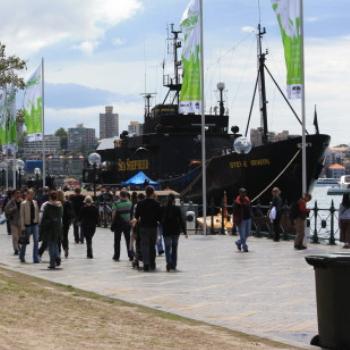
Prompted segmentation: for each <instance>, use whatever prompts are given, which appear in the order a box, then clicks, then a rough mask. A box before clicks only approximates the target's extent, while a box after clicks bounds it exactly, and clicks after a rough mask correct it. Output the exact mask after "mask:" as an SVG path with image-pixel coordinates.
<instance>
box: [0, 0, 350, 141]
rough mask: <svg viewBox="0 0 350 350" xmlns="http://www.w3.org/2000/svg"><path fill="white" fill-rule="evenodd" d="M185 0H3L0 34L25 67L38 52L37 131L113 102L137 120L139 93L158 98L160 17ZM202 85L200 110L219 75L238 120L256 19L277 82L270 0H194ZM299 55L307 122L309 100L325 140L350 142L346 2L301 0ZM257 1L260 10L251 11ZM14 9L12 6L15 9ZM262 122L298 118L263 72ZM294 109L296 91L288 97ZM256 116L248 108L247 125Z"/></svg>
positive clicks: (171, 15)
mask: <svg viewBox="0 0 350 350" xmlns="http://www.w3.org/2000/svg"><path fill="white" fill-rule="evenodd" d="M188 2H189V0H103V1H101V0H51V1H49V2H48V1H45V0H31V1H26V0H12V1H11V2H9V1H6V2H4V3H3V4H2V10H1V14H0V19H1V20H0V33H1V34H0V41H1V42H2V43H4V44H6V46H7V52H8V54H16V55H18V56H20V57H22V58H24V59H25V60H26V61H27V71H26V72H24V76H25V77H28V76H30V74H31V73H32V72H33V70H34V69H35V68H36V67H37V66H38V65H39V63H40V60H41V57H44V60H45V90H46V94H45V96H46V100H45V101H46V121H45V122H46V132H47V133H51V132H54V131H55V130H56V129H57V128H59V127H65V128H68V127H73V126H75V125H76V124H78V123H84V125H85V126H88V127H94V128H96V129H97V131H98V121H99V120H98V115H99V113H101V112H103V111H104V106H105V105H113V106H114V109H115V110H116V111H117V112H118V113H119V115H120V129H121V130H124V129H126V128H127V125H128V122H129V121H130V120H138V121H142V120H143V106H144V102H143V100H142V96H141V94H142V93H143V92H145V91H147V92H155V93H157V95H156V97H155V99H154V101H153V103H159V102H161V101H162V99H163V97H164V95H165V93H166V90H164V88H162V62H163V60H164V59H165V58H169V57H168V55H167V42H166V37H167V26H168V25H169V24H170V23H174V24H175V26H177V25H178V23H179V21H180V18H181V16H182V13H183V11H184V9H185V7H186V5H187V4H188ZM203 3H204V22H205V23H204V38H205V42H204V50H205V95H206V109H207V111H209V109H210V108H211V107H213V106H214V105H215V104H216V103H217V100H218V95H217V92H216V91H215V90H216V84H217V83H218V82H219V81H223V82H225V85H226V91H225V101H226V107H227V108H228V110H229V113H230V124H231V125H238V126H239V127H240V128H241V130H244V129H245V125H246V122H247V118H248V113H249V107H250V101H251V97H252V93H253V87H254V83H255V79H256V74H257V67H256V38H255V28H256V26H257V24H258V22H259V18H260V20H261V23H262V25H263V26H265V27H266V30H267V34H266V36H265V38H264V47H265V48H266V49H267V50H268V52H269V54H268V56H267V66H268V67H269V69H270V71H271V72H272V73H273V74H274V76H275V78H276V80H277V81H278V82H279V84H280V85H281V87H282V89H285V75H286V72H285V66H284V57H283V51H282V43H281V39H280V34H279V28H278V26H277V22H276V19H275V16H274V13H273V10H272V7H271V2H270V1H269V0H260V4H259V1H258V0H203ZM304 3H305V9H304V13H305V55H306V58H305V60H306V67H305V69H306V99H307V100H306V102H307V126H308V129H309V130H310V131H312V132H313V131H314V128H313V125H312V121H313V113H314V108H315V105H317V113H318V118H319V126H320V130H321V132H323V133H328V134H330V135H331V136H332V144H340V143H350V135H349V133H348V130H347V127H346V126H347V118H348V109H349V106H348V105H349V102H348V101H349V98H350V60H349V57H350V29H349V26H348V23H349V22H350V2H349V1H348V0H336V1H334V0H307V1H304ZM259 8H260V12H259ZM14 9H16V10H15V11H14ZM267 96H268V101H269V104H268V113H269V128H270V130H273V131H277V132H278V131H282V130H289V131H290V132H291V133H293V134H298V133H300V126H299V124H298V123H297V122H296V120H295V119H294V117H293V115H292V113H291V112H290V110H289V109H288V107H287V106H286V104H285V103H284V102H283V100H282V98H281V97H280V95H279V93H278V91H277V89H276V88H275V87H274V86H273V84H272V83H271V82H270V81H268V83H267ZM292 104H293V107H294V108H295V109H296V110H297V111H298V112H300V101H298V100H297V101H293V102H292ZM259 123H260V118H259V114H258V108H257V106H256V107H255V109H254V114H253V119H252V124H251V125H252V127H256V126H258V125H259Z"/></svg>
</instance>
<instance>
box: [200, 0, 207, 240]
mask: <svg viewBox="0 0 350 350" xmlns="http://www.w3.org/2000/svg"><path fill="white" fill-rule="evenodd" d="M199 7H200V10H199V11H200V15H199V18H200V56H201V71H200V87H201V115H202V117H201V140H202V193H203V194H202V195H203V234H204V235H207V171H206V147H205V97H204V96H205V94H204V45H203V44H204V33H203V17H204V16H203V0H199Z"/></svg>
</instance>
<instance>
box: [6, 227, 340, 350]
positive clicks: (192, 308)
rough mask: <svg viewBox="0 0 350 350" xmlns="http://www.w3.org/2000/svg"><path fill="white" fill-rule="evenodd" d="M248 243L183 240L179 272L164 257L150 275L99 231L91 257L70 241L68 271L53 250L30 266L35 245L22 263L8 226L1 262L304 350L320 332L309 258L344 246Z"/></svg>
mask: <svg viewBox="0 0 350 350" xmlns="http://www.w3.org/2000/svg"><path fill="white" fill-rule="evenodd" d="M70 240H71V241H72V240H73V239H72V230H71V232H70ZM248 243H249V248H250V252H249V253H240V252H238V251H237V250H236V248H235V245H234V238H233V237H230V236H208V237H204V236H190V238H189V239H188V240H186V239H185V238H184V237H181V240H180V247H179V263H178V268H179V272H176V273H167V272H165V259H164V257H162V258H157V271H156V272H155V273H144V272H139V271H135V270H133V269H132V268H131V266H130V263H129V261H128V260H127V255H126V249H125V244H124V242H122V256H121V261H120V262H114V261H113V260H112V256H113V234H112V233H111V232H110V231H109V230H106V229H98V230H97V232H96V235H95V237H94V240H93V247H94V257H95V258H94V259H93V260H88V259H86V250H85V245H77V244H74V243H70V256H69V258H68V259H63V263H62V269H61V270H58V271H49V270H47V266H48V255H47V253H45V255H44V257H43V262H42V263H41V264H32V263H31V261H32V259H31V252H32V247H31V246H29V247H27V257H26V259H27V263H26V264H21V263H20V262H19V260H18V258H17V257H15V256H13V255H12V251H11V236H8V235H7V234H6V233H5V226H4V225H2V226H1V227H0V263H2V264H5V265H7V266H8V267H10V268H11V269H14V270H16V271H20V272H23V273H26V274H30V275H33V276H37V277H41V278H45V279H48V280H50V281H53V282H59V283H63V284H66V285H72V286H74V287H77V288H81V289H84V290H88V291H93V292H97V293H100V294H103V295H106V296H109V297H113V298H118V299H122V300H125V301H129V302H133V303H138V304H142V305H146V306H150V307H152V308H156V309H160V310H164V311H169V312H173V313H176V314H179V315H182V316H186V317H190V318H193V319H198V320H202V321H205V322H209V323H212V324H215V325H220V326H224V327H228V328H230V329H234V330H238V331H243V332H246V333H249V334H256V335H260V336H263V337H267V338H271V339H276V340H282V341H284V342H286V343H289V344H299V345H303V346H306V345H307V344H309V342H310V339H311V338H312V337H313V336H314V335H315V334H317V320H316V302H315V282H314V272H313V269H312V267H310V266H308V265H307V264H306V262H305V259H304V257H305V256H306V255H307V254H310V253H319V252H326V251H330V252H335V251H339V250H341V249H340V247H339V246H336V247H330V246H326V245H310V248H309V249H308V250H306V251H294V249H293V242H277V243H276V242H272V241H270V240H267V239H256V238H250V239H249V242H248Z"/></svg>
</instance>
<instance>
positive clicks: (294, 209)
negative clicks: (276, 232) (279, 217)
mask: <svg viewBox="0 0 350 350" xmlns="http://www.w3.org/2000/svg"><path fill="white" fill-rule="evenodd" d="M299 215H300V213H299V205H298V202H293V203H292V205H291V206H290V211H289V218H290V220H291V221H294V220H295V219H296V218H298V217H299Z"/></svg>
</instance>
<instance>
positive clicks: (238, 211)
mask: <svg viewBox="0 0 350 350" xmlns="http://www.w3.org/2000/svg"><path fill="white" fill-rule="evenodd" d="M250 218H251V206H250V199H249V198H248V197H247V196H245V197H244V198H243V200H242V199H241V197H240V196H237V198H236V200H235V202H234V204H233V220H234V223H235V224H236V225H239V224H240V223H241V222H242V221H243V220H248V219H250Z"/></svg>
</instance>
